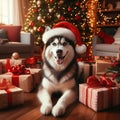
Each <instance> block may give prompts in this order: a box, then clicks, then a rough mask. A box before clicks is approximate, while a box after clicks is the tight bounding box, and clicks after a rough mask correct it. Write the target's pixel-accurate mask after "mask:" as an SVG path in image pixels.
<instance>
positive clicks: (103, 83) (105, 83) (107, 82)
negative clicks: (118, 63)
mask: <svg viewBox="0 0 120 120" xmlns="http://www.w3.org/2000/svg"><path fill="white" fill-rule="evenodd" d="M87 84H88V86H89V87H115V86H116V84H115V83H114V82H113V81H112V80H111V79H110V78H107V77H106V76H105V75H101V76H100V77H99V80H98V78H97V77H95V76H90V77H88V78H87Z"/></svg>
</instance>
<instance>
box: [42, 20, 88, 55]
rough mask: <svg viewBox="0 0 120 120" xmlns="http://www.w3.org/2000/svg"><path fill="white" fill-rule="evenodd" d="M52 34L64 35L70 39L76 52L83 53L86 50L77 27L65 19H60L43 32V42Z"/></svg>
mask: <svg viewBox="0 0 120 120" xmlns="http://www.w3.org/2000/svg"><path fill="white" fill-rule="evenodd" d="M54 36H64V37H66V38H68V39H70V40H72V41H73V42H74V43H75V44H76V52H77V53H78V54H83V53H85V52H86V50H87V47H86V45H84V44H82V40H81V35H80V32H79V30H78V28H77V27H75V26H74V25H73V24H71V23H70V22H67V21H62V22H59V23H57V24H55V25H54V26H53V28H52V29H50V30H48V31H46V32H45V33H44V34H43V38H42V40H43V42H44V44H46V43H47V41H48V40H49V39H50V38H52V37H54Z"/></svg>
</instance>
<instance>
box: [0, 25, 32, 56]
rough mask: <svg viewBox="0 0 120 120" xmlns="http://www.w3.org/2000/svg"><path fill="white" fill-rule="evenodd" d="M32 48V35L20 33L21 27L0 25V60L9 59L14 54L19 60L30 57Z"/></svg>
mask: <svg viewBox="0 0 120 120" xmlns="http://www.w3.org/2000/svg"><path fill="white" fill-rule="evenodd" d="M33 48H34V37H33V35H32V34H31V33H27V32H21V26H14V25H0V58H10V57H11V55H12V53H14V52H18V53H19V55H20V57H21V58H27V57H31V56H32V55H33Z"/></svg>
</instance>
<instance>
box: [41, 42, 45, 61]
mask: <svg viewBox="0 0 120 120" xmlns="http://www.w3.org/2000/svg"><path fill="white" fill-rule="evenodd" d="M45 49H46V44H45V45H44V47H43V51H42V55H41V56H42V60H43V61H44V60H45V58H44V57H45Z"/></svg>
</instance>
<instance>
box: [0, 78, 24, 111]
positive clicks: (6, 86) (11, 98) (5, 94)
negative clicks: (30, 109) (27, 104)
mask: <svg viewBox="0 0 120 120" xmlns="http://www.w3.org/2000/svg"><path fill="white" fill-rule="evenodd" d="M23 103H24V92H23V90H22V89H20V88H18V87H16V86H13V85H12V84H11V83H10V81H9V80H6V79H1V81H0V109H3V108H8V107H11V106H16V105H20V104H23Z"/></svg>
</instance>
